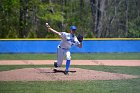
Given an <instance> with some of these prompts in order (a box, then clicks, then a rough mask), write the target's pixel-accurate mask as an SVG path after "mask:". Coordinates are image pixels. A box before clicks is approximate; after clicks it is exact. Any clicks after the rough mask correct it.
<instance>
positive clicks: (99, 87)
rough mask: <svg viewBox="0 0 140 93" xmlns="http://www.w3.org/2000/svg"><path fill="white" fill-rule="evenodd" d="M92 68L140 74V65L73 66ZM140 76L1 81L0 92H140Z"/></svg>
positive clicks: (3, 69)
mask: <svg viewBox="0 0 140 93" xmlns="http://www.w3.org/2000/svg"><path fill="white" fill-rule="evenodd" d="M30 67H33V68H39V67H52V66H51V65H14V66H12V65H8V66H7V65H3V66H0V71H5V70H13V69H20V68H30ZM71 67H77V68H84V69H90V70H99V71H107V72H115V73H125V74H132V75H140V73H139V71H140V67H123V66H122V67H119V66H118V67H115V66H71ZM139 92H140V78H137V79H128V80H106V81H103V80H100V81H98V80H97V81H96V80H95V81H94V80H91V81H54V82H52V81H42V82H39V81H36V82H24V81H23V82H19V81H18V82H16V81H11V82H6V81H0V93H139Z"/></svg>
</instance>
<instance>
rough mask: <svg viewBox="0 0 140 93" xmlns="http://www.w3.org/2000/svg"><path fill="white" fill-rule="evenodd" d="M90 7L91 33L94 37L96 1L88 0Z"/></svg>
mask: <svg viewBox="0 0 140 93" xmlns="http://www.w3.org/2000/svg"><path fill="white" fill-rule="evenodd" d="M90 5H91V13H92V22H93V23H94V25H92V31H93V33H94V35H95V36H96V30H95V27H96V22H97V21H96V17H95V16H96V0H90Z"/></svg>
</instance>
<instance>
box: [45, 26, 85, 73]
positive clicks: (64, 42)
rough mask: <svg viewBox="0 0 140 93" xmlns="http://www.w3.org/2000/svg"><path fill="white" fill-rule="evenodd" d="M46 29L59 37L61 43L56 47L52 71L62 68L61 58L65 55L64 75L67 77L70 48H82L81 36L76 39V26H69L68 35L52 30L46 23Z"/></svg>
mask: <svg viewBox="0 0 140 93" xmlns="http://www.w3.org/2000/svg"><path fill="white" fill-rule="evenodd" d="M46 27H47V28H48V31H51V32H53V33H54V34H57V35H59V36H60V37H61V42H60V44H59V45H58V47H57V62H54V67H55V68H54V71H57V68H58V67H61V66H62V62H63V57H64V56H65V55H66V68H65V72H64V74H65V75H68V72H69V67H70V62H71V53H70V48H71V47H72V46H78V47H79V48H82V41H83V36H81V35H79V36H78V38H77V37H76V36H75V31H76V29H77V28H76V26H70V33H67V32H58V31H56V30H54V29H52V28H51V27H50V26H49V25H48V23H46ZM78 39H79V40H78Z"/></svg>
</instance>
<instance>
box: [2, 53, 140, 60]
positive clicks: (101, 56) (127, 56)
mask: <svg viewBox="0 0 140 93" xmlns="http://www.w3.org/2000/svg"><path fill="white" fill-rule="evenodd" d="M71 56H72V59H73V60H109V59H110V60H140V53H81V54H78V53H77V54H73V53H72V54H71ZM56 59H57V55H56V54H0V60H56Z"/></svg>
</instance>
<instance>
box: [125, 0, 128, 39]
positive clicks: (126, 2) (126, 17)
mask: <svg viewBox="0 0 140 93" xmlns="http://www.w3.org/2000/svg"><path fill="white" fill-rule="evenodd" d="M125 6H126V10H125V19H126V24H125V37H127V35H128V0H125Z"/></svg>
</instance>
